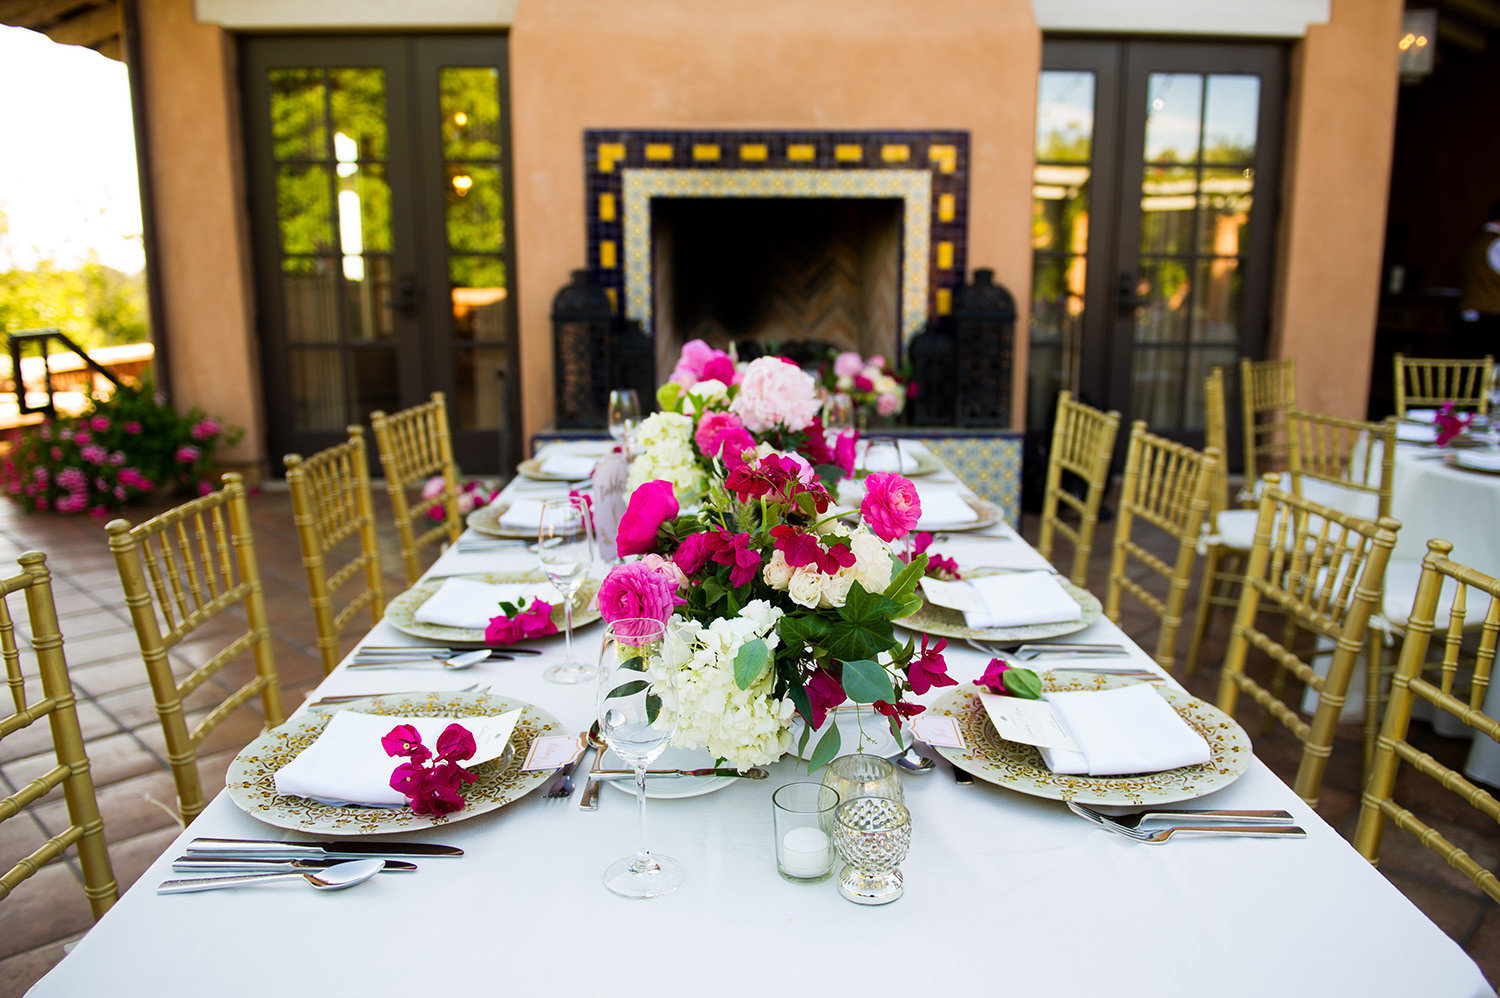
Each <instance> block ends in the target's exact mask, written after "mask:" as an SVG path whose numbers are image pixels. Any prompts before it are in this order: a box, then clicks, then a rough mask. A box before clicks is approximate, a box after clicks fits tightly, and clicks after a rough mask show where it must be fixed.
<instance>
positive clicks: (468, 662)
mask: <svg viewBox="0 0 1500 998" xmlns="http://www.w3.org/2000/svg"><path fill="white" fill-rule="evenodd" d="M489 657H490V650H489V649H488V648H480V649H479V650H478V651H466V652H464V653H463V654H462V655H454V656H453V657H452V658H439V659H434V658H430V657H429V658H393V659H390V660H389V661H383V662H374V663H372V662H351V663H349V668H351V669H404V668H406V667H407V666H410V665H413V664H417V665H420V664H424V663H428V662H438V663H440V664H441V665H442V667H443V668H445V669H450V670H452V671H454V672H457V671H459V670H460V669H468V668H471V667H473V666H476V665H478V664H479V663H480V662H483V661H484V660H485V659H487V658H489Z"/></svg>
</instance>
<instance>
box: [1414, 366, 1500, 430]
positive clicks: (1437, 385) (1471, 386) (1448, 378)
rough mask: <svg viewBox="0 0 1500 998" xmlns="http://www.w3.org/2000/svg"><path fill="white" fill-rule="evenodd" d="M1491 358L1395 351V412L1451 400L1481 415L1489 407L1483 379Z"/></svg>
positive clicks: (1485, 379) (1487, 375)
mask: <svg viewBox="0 0 1500 998" xmlns="http://www.w3.org/2000/svg"><path fill="white" fill-rule="evenodd" d="M1494 363H1495V358H1494V357H1491V356H1486V357H1484V359H1482V360H1433V359H1429V358H1419V357H1407V356H1405V355H1404V354H1399V353H1398V354H1396V364H1395V369H1396V415H1397V416H1405V415H1406V410H1407V409H1409V408H1414V407H1420V406H1426V407H1430V408H1434V409H1435V408H1437V407H1438V406H1441V405H1442V404H1443V403H1444V402H1452V403H1453V404H1454V405H1455V406H1457V407H1458V408H1460V409H1473V410H1474V411H1476V412H1478V413H1479V414H1480V415H1481V416H1483V415H1484V414H1485V413H1487V412H1489V411H1490V401H1489V397H1488V396H1486V395H1485V392H1484V387H1485V382H1486V381H1487V380H1488V379H1489V376H1490V368H1491V367H1493V366H1494Z"/></svg>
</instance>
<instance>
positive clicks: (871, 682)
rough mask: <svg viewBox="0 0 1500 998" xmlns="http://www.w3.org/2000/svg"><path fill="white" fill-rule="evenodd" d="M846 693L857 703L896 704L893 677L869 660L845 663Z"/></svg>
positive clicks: (844, 679) (844, 683) (844, 680)
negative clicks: (878, 702)
mask: <svg viewBox="0 0 1500 998" xmlns="http://www.w3.org/2000/svg"><path fill="white" fill-rule="evenodd" d="M843 685H844V692H845V693H847V694H848V695H849V699H850V700H853V701H854V702H855V703H874V702H875V701H876V700H884V701H885V702H886V703H895V702H896V690H895V688H894V687H892V686H891V677H890V674H889V673H887V672H886V671H885V670H884V669H882V668H881V667H880V665H879V664H878V663H876V662H872V661H870V660H869V659H859V660H856V661H853V662H845V663H844V675H843Z"/></svg>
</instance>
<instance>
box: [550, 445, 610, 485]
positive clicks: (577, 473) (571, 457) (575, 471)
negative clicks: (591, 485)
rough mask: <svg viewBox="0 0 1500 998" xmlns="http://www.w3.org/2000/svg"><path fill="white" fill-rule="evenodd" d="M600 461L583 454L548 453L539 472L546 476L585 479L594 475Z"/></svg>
mask: <svg viewBox="0 0 1500 998" xmlns="http://www.w3.org/2000/svg"><path fill="white" fill-rule="evenodd" d="M598 460H599V459H598V458H595V457H588V456H585V455H582V454H566V453H560V452H558V451H548V452H547V456H546V457H544V458H542V463H541V465H540V466H539V468H538V470H540V471H541V473H542V474H544V475H556V476H557V477H558V478H569V479H584V478H588V477H589V476H590V475H592V474H593V473H594V465H595V464H596V463H598Z"/></svg>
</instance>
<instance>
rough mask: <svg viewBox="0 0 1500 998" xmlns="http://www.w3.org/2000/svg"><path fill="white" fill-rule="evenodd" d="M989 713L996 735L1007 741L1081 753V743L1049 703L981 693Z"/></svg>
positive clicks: (985, 708) (980, 696) (986, 711)
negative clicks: (1079, 743)
mask: <svg viewBox="0 0 1500 998" xmlns="http://www.w3.org/2000/svg"><path fill="white" fill-rule="evenodd" d="M979 699H980V700H981V701H983V703H984V710H985V713H987V714H989V715H990V721H991V722H993V723H994V725H995V733H996V734H998V735H999V736H1000V737H1001V738H1004V739H1005V740H1006V741H1012V742H1021V743H1022V744H1025V745H1035V746H1036V747H1037V748H1053V749H1066V750H1068V751H1070V752H1078V751H1080V749H1079V748H1078V743H1077V742H1075V741H1074V740H1073V736H1072V735H1071V734H1070V733H1069V732H1068V728H1067V725H1065V724H1063V721H1062V718H1061V717H1060V716H1058V713H1057V710H1056V709H1055V708H1054V707H1053V706H1052V705H1051V704H1050V703H1048V702H1047V701H1045V700H1022V699H1020V698H1018V697H1007V696H1001V695H999V694H997V693H981V694H979Z"/></svg>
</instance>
